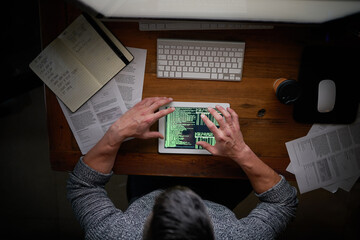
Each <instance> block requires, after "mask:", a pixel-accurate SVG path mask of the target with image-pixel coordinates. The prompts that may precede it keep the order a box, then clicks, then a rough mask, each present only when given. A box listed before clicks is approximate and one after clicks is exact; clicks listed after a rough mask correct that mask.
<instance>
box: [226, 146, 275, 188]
mask: <svg viewBox="0 0 360 240" xmlns="http://www.w3.org/2000/svg"><path fill="white" fill-rule="evenodd" d="M233 160H234V161H235V162H236V163H237V164H239V165H240V167H241V168H242V169H243V170H244V172H245V173H246V175H247V176H248V178H249V180H250V182H251V185H252V186H253V189H254V191H255V192H256V193H258V194H260V193H263V192H265V191H267V190H269V189H270V188H272V187H273V186H275V185H276V184H277V183H278V182H279V181H280V179H281V177H280V176H279V174H277V173H276V172H275V171H274V170H273V169H272V168H270V167H269V166H268V165H266V164H265V163H264V162H263V161H262V160H261V159H259V158H258V157H257V156H256V154H255V153H254V152H253V151H252V150H251V149H250V148H249V147H248V146H247V145H246V146H245V147H244V148H243V149H242V151H241V152H239V154H237V155H236V156H235V157H234V158H233Z"/></svg>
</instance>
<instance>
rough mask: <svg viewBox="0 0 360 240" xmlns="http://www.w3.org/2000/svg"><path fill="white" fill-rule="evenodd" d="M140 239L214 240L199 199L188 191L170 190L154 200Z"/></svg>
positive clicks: (179, 188) (211, 228) (184, 189)
mask: <svg viewBox="0 0 360 240" xmlns="http://www.w3.org/2000/svg"><path fill="white" fill-rule="evenodd" d="M143 239H145V240H155V239H162V240H165V239H173V240H175V239H206V240H208V239H214V232H213V226H212V223H211V220H210V217H209V215H208V213H207V211H206V207H205V205H204V203H203V201H202V199H201V198H200V197H199V196H198V195H197V194H196V193H194V192H193V191H191V190H190V189H189V188H186V187H174V188H170V189H168V190H166V191H165V192H163V193H162V194H160V195H159V197H158V198H157V199H156V201H155V204H154V207H153V212H152V214H151V215H150V216H149V218H148V220H147V222H146V223H145V226H144V233H143Z"/></svg>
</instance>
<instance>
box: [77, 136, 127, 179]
mask: <svg viewBox="0 0 360 240" xmlns="http://www.w3.org/2000/svg"><path fill="white" fill-rule="evenodd" d="M110 131H111V130H109V131H107V132H106V133H105V135H104V136H103V137H102V138H101V139H100V141H99V142H98V143H97V144H96V145H95V146H94V147H93V148H92V149H91V150H90V151H89V152H88V153H87V154H86V155H85V156H84V158H83V161H84V163H86V164H87V165H88V166H89V167H91V168H92V169H94V170H96V171H98V172H101V173H105V174H107V173H110V172H111V170H112V168H113V166H114V163H115V159H116V154H117V152H118V150H119V148H120V146H121V143H122V141H123V140H121V141H118V142H116V143H115V142H113V141H112V138H111V132H110Z"/></svg>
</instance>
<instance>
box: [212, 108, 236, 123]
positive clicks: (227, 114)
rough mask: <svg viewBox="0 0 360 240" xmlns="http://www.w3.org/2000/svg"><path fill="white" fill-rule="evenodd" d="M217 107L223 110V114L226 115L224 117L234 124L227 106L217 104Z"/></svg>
mask: <svg viewBox="0 0 360 240" xmlns="http://www.w3.org/2000/svg"><path fill="white" fill-rule="evenodd" d="M216 109H217V110H219V111H220V112H221V114H222V115H223V116H224V118H225V120H226V122H227V123H228V124H232V117H231V114H230V113H229V112H228V111H227V110H225V108H223V107H222V106H219V105H216Z"/></svg>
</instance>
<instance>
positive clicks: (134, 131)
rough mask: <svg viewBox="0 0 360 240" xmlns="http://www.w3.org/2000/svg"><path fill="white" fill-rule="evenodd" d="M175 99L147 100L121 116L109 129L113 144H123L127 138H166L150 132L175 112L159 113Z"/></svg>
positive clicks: (169, 109) (157, 98)
mask: <svg viewBox="0 0 360 240" xmlns="http://www.w3.org/2000/svg"><path fill="white" fill-rule="evenodd" d="M172 100H173V99H172V98H166V97H152V98H145V99H144V100H142V101H141V102H139V103H137V104H136V105H135V106H134V107H133V108H131V109H130V110H129V111H127V112H126V113H125V114H124V115H123V116H121V117H120V118H119V119H118V120H117V121H116V122H115V123H114V124H113V125H112V126H111V127H110V129H109V131H108V134H109V135H110V136H111V139H112V141H111V142H112V144H117V143H121V142H122V141H123V140H124V139H125V138H128V137H135V138H141V139H148V138H164V136H163V135H162V134H161V133H160V132H157V131H150V127H151V125H153V124H154V123H155V122H156V121H157V120H159V119H160V118H161V117H163V116H165V115H167V114H169V113H171V112H173V111H174V110H175V109H174V108H167V109H163V110H160V111H157V110H158V109H159V107H161V106H163V105H166V104H168V103H170V102H171V101H172Z"/></svg>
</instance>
